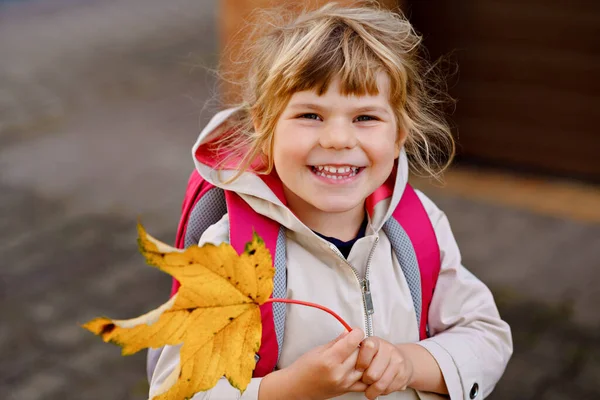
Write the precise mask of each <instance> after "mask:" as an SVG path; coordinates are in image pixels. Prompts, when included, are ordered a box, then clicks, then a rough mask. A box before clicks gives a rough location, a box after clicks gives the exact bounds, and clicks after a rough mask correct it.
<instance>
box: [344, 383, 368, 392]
mask: <svg viewBox="0 0 600 400" xmlns="http://www.w3.org/2000/svg"><path fill="white" fill-rule="evenodd" d="M368 387H369V386H368V385H367V384H366V383H364V382H361V381H358V382H355V383H354V384H352V386H350V387H349V388H348V392H364V391H365V390H367V388H368Z"/></svg>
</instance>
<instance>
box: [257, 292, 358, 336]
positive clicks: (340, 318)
mask: <svg viewBox="0 0 600 400" xmlns="http://www.w3.org/2000/svg"><path fill="white" fill-rule="evenodd" d="M266 303H290V304H300V305H302V306H308V307H314V308H318V309H319V310H323V311H325V312H326V313H329V314H330V315H332V316H333V317H335V319H337V320H338V321H340V323H341V324H342V325H344V328H346V330H347V331H348V332H350V331H351V330H352V328H351V327H350V325H348V323H347V322H346V321H344V320H343V319H342V317H340V316H339V315H337V314H336V313H335V312H333V311H332V310H330V309H329V308H327V307H324V306H322V305H320V304H316V303H309V302H307V301H302V300H292V299H273V298H271V299H268V300H267V301H265V304H266Z"/></svg>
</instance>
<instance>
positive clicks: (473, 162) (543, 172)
mask: <svg viewBox="0 0 600 400" xmlns="http://www.w3.org/2000/svg"><path fill="white" fill-rule="evenodd" d="M281 2H282V1H279V3H281ZM274 3H275V4H276V3H277V1H266V0H220V1H219V0H170V1H162V0H128V1H118V0H12V1H10V0H9V1H6V0H0V210H1V216H0V259H1V260H2V261H1V264H2V265H1V267H0V354H1V355H2V357H0V399H10V400H13V399H14V400H30V399H49V400H55V399H56V400H57V399H71V398H73V399H75V398H76V399H124V400H125V399H145V398H147V390H148V385H147V382H146V377H145V354H137V355H134V356H131V357H126V358H123V357H121V356H120V351H119V349H118V348H117V347H116V346H111V345H107V344H104V343H102V342H101V341H100V340H99V339H98V338H97V337H94V336H93V335H91V334H89V333H88V332H86V331H84V330H83V329H81V328H80V327H79V324H81V323H83V322H85V321H87V320H89V319H91V318H93V317H96V316H99V315H108V316H111V317H114V318H122V319H125V318H131V317H134V316H137V315H139V314H141V313H143V312H145V311H148V310H150V309H152V308H154V307H155V306H157V305H159V304H161V303H162V302H163V301H164V300H165V299H166V298H167V296H168V294H169V290H170V278H169V277H168V276H167V275H164V274H161V273H159V272H157V271H155V270H154V269H152V268H149V267H147V266H145V265H144V262H143V259H142V257H141V256H140V255H139V254H138V253H137V246H136V243H135V239H136V231H135V224H136V219H137V217H138V216H141V217H142V219H143V222H144V224H145V225H146V227H147V229H148V230H149V232H151V233H152V234H153V235H154V236H156V237H158V238H159V239H161V240H163V241H165V242H172V241H173V240H174V236H175V230H176V227H177V221H178V218H179V211H180V204H181V200H182V198H183V193H184V189H185V185H186V182H187V177H188V174H189V172H190V171H191V169H192V168H193V164H192V160H191V155H190V148H191V146H192V144H193V142H194V140H195V138H196V136H197V133H198V132H199V129H200V128H201V126H202V125H203V124H204V123H205V122H206V121H207V120H208V119H209V118H210V116H211V115H212V114H213V113H214V112H215V111H217V110H218V109H219V108H220V106H219V104H220V97H219V93H218V91H217V86H216V82H217V80H216V77H215V74H214V73H212V72H211V69H212V68H215V67H216V65H217V61H218V59H219V56H220V54H221V53H222V50H223V48H224V46H225V45H231V43H230V39H231V37H233V34H234V33H235V32H237V31H238V29H239V28H240V26H241V20H242V19H243V18H245V17H246V16H247V14H248V12H249V11H250V10H252V9H253V8H255V7H264V6H266V5H268V4H274ZM316 3H319V2H318V1H311V4H316ZM320 3H322V1H321V2H320ZM384 3H385V4H386V5H387V6H389V7H401V8H402V10H403V11H404V12H405V13H406V14H407V15H408V16H409V17H410V19H411V20H412V21H413V22H414V24H415V26H416V27H417V29H418V31H420V32H421V33H422V34H423V36H424V38H425V44H426V45H427V47H428V48H429V50H430V53H431V57H432V58H434V59H435V58H437V57H439V56H441V55H450V58H451V59H452V60H454V61H456V62H458V64H459V72H458V74H457V76H455V78H454V79H453V80H452V81H451V93H452V94H453V95H454V96H455V97H457V98H458V103H457V105H456V111H455V113H454V115H453V116H452V119H453V121H454V125H455V126H456V128H455V132H456V134H457V137H458V140H459V153H460V154H459V158H458V160H457V163H456V165H455V167H454V168H452V169H451V171H450V172H449V173H448V174H447V176H446V183H445V184H444V185H440V184H438V183H432V182H429V181H426V180H419V179H415V180H414V184H415V185H416V186H418V187H419V188H421V189H422V190H424V191H425V192H426V193H427V194H428V195H430V196H431V197H432V198H433V199H434V200H435V201H436V202H437V204H438V205H439V206H440V207H441V208H442V209H443V210H444V211H445V212H446V213H447V214H448V216H449V218H450V221H451V223H452V226H453V229H454V232H455V235H456V237H457V240H458V242H459V245H460V246H461V249H462V252H463V257H464V263H465V265H466V266H467V267H468V268H469V269H470V270H472V271H473V272H474V273H475V274H476V275H477V276H478V277H480V278H481V279H482V280H483V281H485V282H486V283H487V284H488V285H489V286H490V288H491V289H492V290H493V292H494V294H495V295H496V299H497V302H498V305H499V308H500V311H501V313H502V315H503V317H504V318H505V319H506V320H508V321H509V322H510V324H511V326H512V329H513V333H514V340H515V354H514V356H513V358H512V360H511V363H510V364H509V367H508V370H507V371H506V374H505V376H504V378H503V379H502V381H501V382H500V383H499V384H498V386H497V388H496V390H495V392H494V394H493V395H492V396H491V398H492V399H495V400H499V399H531V400H533V399H550V400H554V399H598V398H600V384H599V383H598V378H600V312H599V311H598V306H599V305H600V289H599V288H600V187H599V183H600V156H599V155H598V152H599V150H600V136H599V132H598V127H597V118H598V112H597V110H598V109H599V106H600V95H599V93H600V90H599V89H600V81H599V79H598V74H599V73H600V51H599V50H600V49H599V43H598V38H599V37H600V2H598V1H595V0H569V1H567V0H519V1H517V0H504V1H499V0H478V1H475V0H458V1H457V0H455V1H449V0H431V1H419V0H413V1H410V0H403V1H400V2H398V1H385V2H384ZM234 48H235V46H234Z"/></svg>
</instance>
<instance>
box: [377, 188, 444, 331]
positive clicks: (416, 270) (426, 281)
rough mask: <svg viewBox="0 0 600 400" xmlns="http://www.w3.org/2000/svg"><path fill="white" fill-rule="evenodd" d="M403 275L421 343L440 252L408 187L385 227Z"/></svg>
mask: <svg viewBox="0 0 600 400" xmlns="http://www.w3.org/2000/svg"><path fill="white" fill-rule="evenodd" d="M384 229H385V230H386V234H388V237H389V238H390V241H391V243H392V247H393V248H394V252H395V253H396V256H397V258H398V261H399V262H400V265H401V266H402V270H403V272H404V274H405V276H406V280H407V282H408V285H409V288H410V291H411V296H412V298H413V303H414V305H415V312H416V315H417V323H418V326H419V337H420V339H421V340H423V339H425V338H427V337H428V326H427V316H428V315H429V306H430V304H431V299H432V297H433V291H434V289H435V285H436V283H437V278H438V275H439V273H440V263H441V259H440V249H439V245H438V241H437V237H436V235H435V231H434V229H433V225H432V224H431V220H430V219H429V215H428V214H427V211H426V210H425V207H424V206H423V204H422V203H421V200H420V199H419V196H418V195H417V193H416V192H415V190H414V189H413V188H412V186H410V185H408V184H407V185H406V188H405V189H404V194H403V195H402V199H401V200H400V203H399V204H398V206H397V207H396V210H395V211H394V213H393V214H392V218H390V220H389V221H388V222H386V225H385V226H384Z"/></svg>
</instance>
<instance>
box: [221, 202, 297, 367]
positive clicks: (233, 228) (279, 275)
mask: <svg viewBox="0 0 600 400" xmlns="http://www.w3.org/2000/svg"><path fill="white" fill-rule="evenodd" d="M225 199H226V202H227V212H228V213H229V238H230V243H231V246H233V248H234V249H235V250H236V251H237V252H238V253H239V254H241V253H243V252H244V248H245V246H246V243H248V242H249V241H251V240H252V236H253V234H254V232H256V233H257V234H258V235H259V236H260V237H261V238H262V239H263V241H264V242H265V246H266V247H267V249H269V252H270V253H271V258H272V260H273V263H274V267H275V278H274V293H275V294H276V295H277V296H282V297H285V286H286V285H285V283H286V279H285V272H286V271H285V268H286V266H285V262H286V261H285V242H283V243H282V241H284V240H285V233H284V230H283V228H282V227H281V226H280V225H279V224H278V223H277V222H275V221H273V220H272V219H269V218H267V217H265V216H263V215H261V214H259V213H257V212H255V211H254V210H253V209H252V208H251V207H250V205H248V203H246V202H245V201H244V200H243V199H242V198H241V197H240V196H239V195H238V194H237V193H234V192H230V191H226V192H225ZM282 284H283V286H282ZM278 291H282V292H283V293H277V292H278ZM271 297H273V296H272V295H271ZM281 305H283V304H281ZM277 306H280V304H275V305H274V304H272V303H268V304H263V305H262V306H261V307H260V313H261V320H262V342H261V346H260V349H259V350H258V362H257V364H256V368H255V370H254V377H262V376H265V375H267V374H268V373H270V372H272V371H273V370H274V369H275V366H276V365H277V360H278V358H279V354H280V349H281V344H282V343H283V342H282V341H283V322H284V321H285V307H277ZM282 313H283V314H282ZM276 325H277V326H276Z"/></svg>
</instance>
